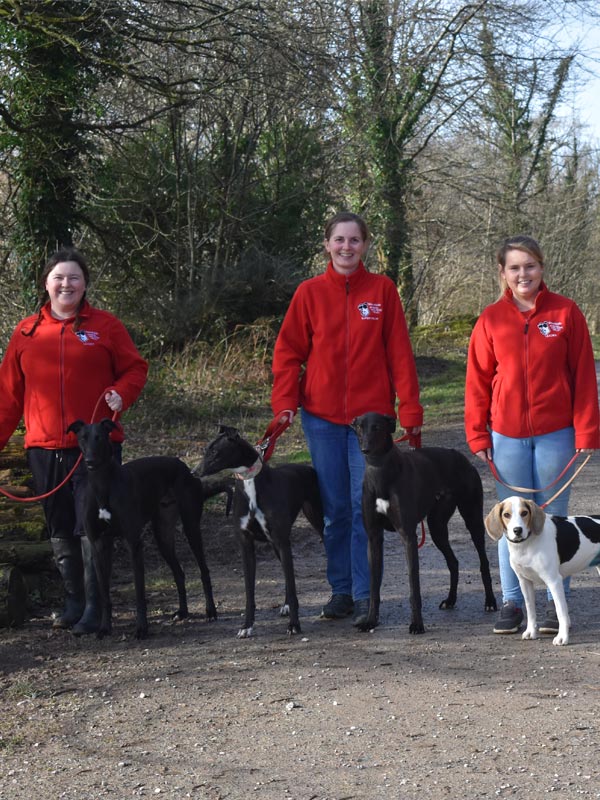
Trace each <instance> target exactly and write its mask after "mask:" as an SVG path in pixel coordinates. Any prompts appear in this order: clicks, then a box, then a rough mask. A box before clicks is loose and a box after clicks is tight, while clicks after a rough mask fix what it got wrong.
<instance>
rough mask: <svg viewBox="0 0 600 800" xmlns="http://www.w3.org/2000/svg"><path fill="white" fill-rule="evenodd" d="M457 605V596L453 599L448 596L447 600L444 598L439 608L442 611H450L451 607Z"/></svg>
mask: <svg viewBox="0 0 600 800" xmlns="http://www.w3.org/2000/svg"><path fill="white" fill-rule="evenodd" d="M455 605H456V598H454V600H452V598H450V597H447V598H446V599H445V600H442V602H441V603H440V604H439V606H438V608H440V609H441V610H442V611H450V610H451V609H453V608H454V606H455Z"/></svg>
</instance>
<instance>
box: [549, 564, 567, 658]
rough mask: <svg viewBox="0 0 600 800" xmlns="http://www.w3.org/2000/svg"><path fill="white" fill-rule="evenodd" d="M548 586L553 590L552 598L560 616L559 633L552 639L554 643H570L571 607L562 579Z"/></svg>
mask: <svg viewBox="0 0 600 800" xmlns="http://www.w3.org/2000/svg"><path fill="white" fill-rule="evenodd" d="M548 588H549V589H550V591H551V592H552V598H553V600H554V605H555V607H556V616H557V617H558V633H557V634H556V636H555V637H554V639H552V644H556V645H562V644H569V628H570V626H571V620H570V618H569V607H568V606H567V598H566V597H565V587H564V585H563V582H562V579H561V580H560V581H559V582H558V583H557V584H552V585H549V586H548Z"/></svg>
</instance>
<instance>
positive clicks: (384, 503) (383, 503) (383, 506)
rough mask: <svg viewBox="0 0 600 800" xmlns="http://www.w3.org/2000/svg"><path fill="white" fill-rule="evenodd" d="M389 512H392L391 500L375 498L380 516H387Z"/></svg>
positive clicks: (376, 508) (376, 509)
mask: <svg viewBox="0 0 600 800" xmlns="http://www.w3.org/2000/svg"><path fill="white" fill-rule="evenodd" d="M389 510H390V501H389V500H383V499H382V498H381V497H376V498H375V511H377V513H378V514H385V515H386V516H387V514H388V511H389Z"/></svg>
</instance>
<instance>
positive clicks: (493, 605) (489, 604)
mask: <svg viewBox="0 0 600 800" xmlns="http://www.w3.org/2000/svg"><path fill="white" fill-rule="evenodd" d="M485 610H486V611H488V612H490V611H498V603H497V602H496V598H495V597H492V598H491V599H487V598H486V601H485Z"/></svg>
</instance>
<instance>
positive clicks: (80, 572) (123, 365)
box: [0, 248, 148, 634]
mask: <svg viewBox="0 0 600 800" xmlns="http://www.w3.org/2000/svg"><path fill="white" fill-rule="evenodd" d="M88 283H89V272H88V268H87V264H86V262H85V260H84V258H83V256H82V255H81V253H79V252H78V251H77V250H75V249H74V248H65V249H62V250H59V251H58V252H57V253H55V254H54V255H53V256H52V257H51V258H50V259H49V261H48V263H47V264H46V266H45V268H44V271H43V274H42V284H43V287H44V292H45V297H46V298H47V302H45V303H44V304H43V305H42V306H41V307H40V310H39V312H38V314H35V315H33V316H30V317H27V318H26V319H24V320H22V321H21V322H20V323H19V324H18V325H17V327H16V329H15V331H14V333H13V335H12V337H11V339H10V342H9V344H8V347H7V349H6V353H5V355H4V358H3V360H2V363H1V364H0V386H2V392H1V393H0V450H2V448H4V446H5V445H6V443H7V441H8V439H9V438H10V436H11V435H12V433H13V432H14V430H15V428H16V427H17V425H18V424H19V421H20V420H21V417H24V420H25V447H26V449H27V460H28V463H29V467H30V469H31V472H32V475H33V479H34V483H35V487H36V491H37V493H38V494H45V493H46V492H48V491H50V490H51V489H53V488H54V487H56V486H58V485H59V484H60V483H61V482H62V480H63V479H64V478H65V477H66V476H67V474H68V473H69V472H70V470H71V469H72V468H73V466H74V464H75V462H76V460H77V458H78V457H79V453H80V451H79V447H78V445H77V440H76V438H75V436H74V434H72V433H69V434H68V433H67V432H66V431H67V427H68V426H69V425H70V424H71V422H74V421H75V420H77V419H82V420H84V421H86V422H89V421H91V418H92V414H93V412H94V408H95V406H96V403H97V402H98V401H99V400H100V401H101V402H100V403H99V408H98V411H97V412H96V418H97V419H101V418H102V417H106V416H111V414H112V412H115V411H116V412H119V411H123V410H125V409H126V408H128V407H129V406H130V405H131V404H132V403H133V402H134V401H135V400H136V399H137V397H138V395H139V394H140V392H141V391H142V389H143V387H144V384H145V382H146V375H147V372H148V364H147V363H146V361H144V359H143V358H142V357H141V356H140V354H139V353H138V351H137V349H136V347H135V345H134V344H133V342H132V340H131V337H130V336H129V334H128V332H127V330H126V328H125V326H124V325H123V324H122V323H121V322H120V321H119V320H118V319H117V318H116V317H114V316H113V315H112V314H109V313H108V312H106V311H100V310H99V309H97V308H93V307H92V306H91V305H90V304H89V303H88V302H87V300H86V299H85V294H86V289H87V285H88ZM103 393H104V397H103V398H102V394H103ZM123 438H124V437H123V432H122V430H120V429H119V431H116V432H115V435H114V437H113V441H114V442H115V445H114V446H115V451H116V452H115V455H116V456H117V457H118V458H120V447H121V445H120V443H121V442H122V441H123ZM86 477H87V473H86V468H85V465H84V464H80V466H79V467H78V469H77V470H76V472H75V473H74V474H73V476H72V477H71V479H70V481H69V482H68V483H67V484H66V485H65V486H63V487H62V488H61V489H60V490H59V491H58V492H56V493H54V494H52V495H51V496H50V497H48V498H47V499H45V500H43V501H42V504H43V508H44V514H45V517H46V524H47V528H48V532H49V536H50V541H51V543H52V549H53V551H54V557H55V560H56V564H57V567H58V569H59V572H60V574H61V577H62V579H63V584H64V590H65V608H64V611H63V612H62V614H60V615H59V616H57V617H56V618H55V620H54V623H53V626H54V627H56V628H71V629H72V631H73V632H74V633H75V634H84V633H92V632H94V631H95V630H97V628H98V623H99V604H98V588H97V582H96V574H95V570H94V565H93V562H92V554H91V546H90V543H89V542H88V540H87V537H86V536H84V535H83V524H82V509H83V498H84V493H85V486H86Z"/></svg>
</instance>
